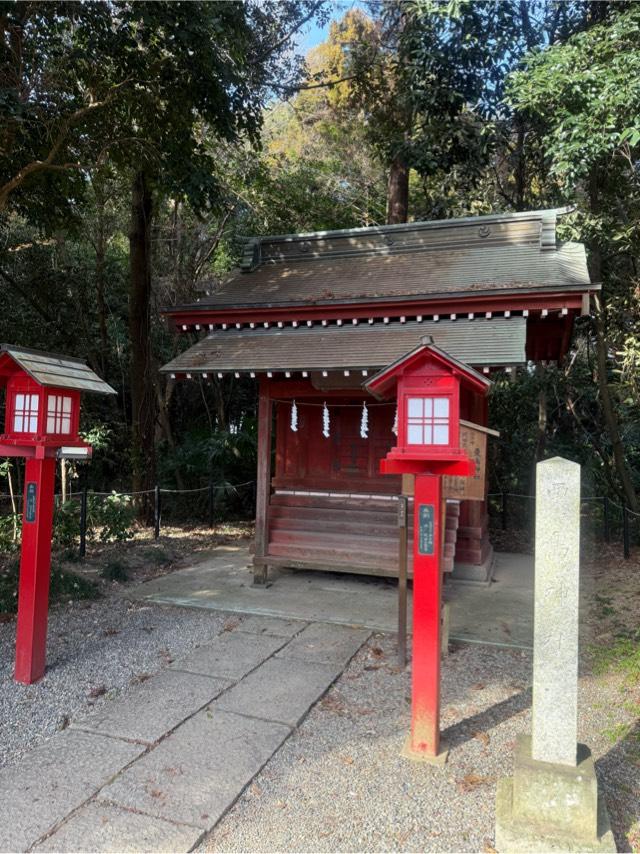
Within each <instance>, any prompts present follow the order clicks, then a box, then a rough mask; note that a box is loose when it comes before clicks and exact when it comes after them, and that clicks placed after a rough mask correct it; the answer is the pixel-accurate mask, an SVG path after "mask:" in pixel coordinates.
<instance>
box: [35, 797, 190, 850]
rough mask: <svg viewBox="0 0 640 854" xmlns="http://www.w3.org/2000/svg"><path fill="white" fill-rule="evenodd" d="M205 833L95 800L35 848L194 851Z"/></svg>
mask: <svg viewBox="0 0 640 854" xmlns="http://www.w3.org/2000/svg"><path fill="white" fill-rule="evenodd" d="M201 836H202V830H201V828H199V827H191V826H189V825H186V824H174V823H173V822H169V821H165V820H164V819H160V818H152V817H151V816H148V815H141V814H140V813H135V812H130V811H129V810H123V809H120V808H119V807H114V806H111V805H109V804H103V803H99V802H97V801H92V802H91V803H90V804H87V805H86V806H84V807H82V808H81V809H79V810H78V812H76V813H74V814H73V815H72V816H71V818H70V819H69V820H68V821H66V822H65V823H64V824H63V825H62V826H61V827H60V828H59V829H58V830H57V831H56V832H55V833H53V834H52V835H51V836H49V837H48V838H47V839H45V840H44V842H42V843H41V844H40V845H38V846H36V847H35V848H34V849H33V850H34V851H56V852H67V851H69V852H70V851H78V852H84V851H86V852H92V854H93V852H96V854H98V852H100V854H102V852H104V854H112V852H113V854H119V852H123V854H124V852H145V854H146V852H149V854H154V852H163V854H164V852H173V851H190V850H191V849H192V848H193V846H194V845H195V844H196V843H197V842H198V840H199V839H200V837H201Z"/></svg>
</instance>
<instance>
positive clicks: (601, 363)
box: [594, 295, 638, 513]
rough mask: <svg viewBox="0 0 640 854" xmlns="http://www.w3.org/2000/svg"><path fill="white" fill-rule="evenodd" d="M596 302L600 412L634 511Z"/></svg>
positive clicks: (635, 501)
mask: <svg viewBox="0 0 640 854" xmlns="http://www.w3.org/2000/svg"><path fill="white" fill-rule="evenodd" d="M594 299H595V303H596V362H597V365H598V370H597V374H598V389H599V391H600V400H601V405H602V414H603V415H604V421H605V424H606V426H607V433H608V434H609V439H610V440H611V448H612V450H613V459H614V462H615V464H616V471H617V473H618V477H619V478H620V483H621V484H622V491H623V493H624V497H625V499H626V502H627V506H628V507H629V509H630V510H633V512H634V513H637V512H638V497H637V495H636V491H635V489H634V486H633V478H632V476H631V472H630V470H629V466H628V464H627V460H626V457H625V453H624V444H623V442H622V438H621V436H620V430H619V429H618V418H617V416H616V411H615V408H614V405H613V400H612V399H611V390H610V388H609V381H608V371H607V351H608V346H607V337H606V331H605V323H604V317H603V311H602V305H601V303H600V298H599V297H598V296H597V295H596V296H595V297H594Z"/></svg>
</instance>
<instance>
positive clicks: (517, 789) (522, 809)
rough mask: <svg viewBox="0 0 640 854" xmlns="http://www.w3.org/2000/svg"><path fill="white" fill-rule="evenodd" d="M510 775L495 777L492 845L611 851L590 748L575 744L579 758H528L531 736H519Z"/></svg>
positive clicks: (502, 849) (503, 848)
mask: <svg viewBox="0 0 640 854" xmlns="http://www.w3.org/2000/svg"><path fill="white" fill-rule="evenodd" d="M515 760H516V761H515V769H514V775H513V778H512V779H504V780H500V781H499V783H498V792H497V798H496V847H497V849H498V851H500V852H509V851H514V852H515V851H615V850H616V847H615V842H614V840H613V834H612V833H611V828H610V826H609V818H608V816H607V810H606V806H605V804H604V800H603V799H602V798H599V797H598V783H597V779H596V773H595V768H594V764H593V759H592V757H591V753H590V751H589V750H588V748H587V747H585V746H584V745H582V744H581V745H578V764H577V765H576V766H575V767H573V766H568V765H556V764H554V763H551V762H539V761H537V760H535V759H532V758H531V739H530V738H529V737H528V736H526V737H525V736H520V737H519V739H518V745H517V749H516V757H515Z"/></svg>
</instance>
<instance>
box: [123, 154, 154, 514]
mask: <svg viewBox="0 0 640 854" xmlns="http://www.w3.org/2000/svg"><path fill="white" fill-rule="evenodd" d="M152 216H153V203H152V198H151V189H150V187H149V180H148V176H147V175H146V174H145V172H144V171H140V172H137V173H136V175H135V177H134V179H133V187H132V197H131V230H130V233H129V253H130V280H129V339H130V346H131V461H132V470H133V471H132V474H133V477H132V484H133V490H134V492H138V491H141V490H147V489H152V488H153V486H154V484H155V444H154V438H155V426H156V391H155V381H154V375H153V369H152V360H151V219H152ZM141 507H142V508H143V513H144V515H148V513H149V512H150V502H149V501H144V502H141Z"/></svg>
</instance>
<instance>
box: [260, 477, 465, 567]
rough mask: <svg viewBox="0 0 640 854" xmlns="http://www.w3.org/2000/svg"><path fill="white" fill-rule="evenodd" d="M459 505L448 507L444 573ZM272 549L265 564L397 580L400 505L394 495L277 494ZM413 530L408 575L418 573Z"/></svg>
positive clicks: (271, 511) (452, 546)
mask: <svg viewBox="0 0 640 854" xmlns="http://www.w3.org/2000/svg"><path fill="white" fill-rule="evenodd" d="M459 512H460V507H459V504H457V503H456V504H451V503H448V504H447V524H446V527H445V546H444V560H443V570H444V571H446V572H451V570H452V569H453V558H454V552H455V542H456V534H457V527H458V517H459ZM268 520H269V521H268V531H269V536H268V544H269V545H268V550H267V555H266V557H265V558H263V560H262V561H261V563H264V564H266V565H270V566H286V567H294V568H298V569H325V570H326V569H327V567H328V566H329V567H330V569H331V570H332V571H338V572H340V571H342V572H353V573H359V574H366V575H378V576H387V577H391V578H395V577H397V575H398V535H399V529H398V506H397V501H396V500H395V498H394V497H393V496H381V497H379V498H378V497H375V498H374V497H368V496H367V497H365V496H362V497H357V496H356V497H351V496H348V495H335V494H334V495H329V494H326V493H324V494H316V495H313V494H312V495H309V494H294V493H285V492H276V493H274V494H273V495H272V496H271V500H270V503H269V514H268ZM412 528H413V526H410V527H409V546H408V554H409V561H408V572H409V576H411V575H412V572H413V530H412Z"/></svg>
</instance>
